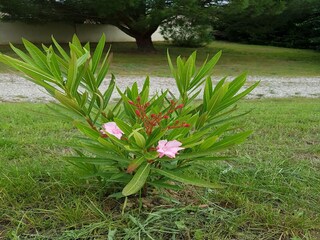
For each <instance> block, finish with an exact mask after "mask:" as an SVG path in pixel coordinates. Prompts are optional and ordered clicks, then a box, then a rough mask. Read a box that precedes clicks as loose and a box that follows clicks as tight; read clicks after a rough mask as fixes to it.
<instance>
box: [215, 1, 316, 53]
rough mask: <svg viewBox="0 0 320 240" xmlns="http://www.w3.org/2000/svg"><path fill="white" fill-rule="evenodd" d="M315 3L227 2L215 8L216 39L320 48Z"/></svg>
mask: <svg viewBox="0 0 320 240" xmlns="http://www.w3.org/2000/svg"><path fill="white" fill-rule="evenodd" d="M319 16H320V1H319V0H263V1H261V0H230V1H224V4H221V5H217V6H216V21H215V22H214V23H213V25H214V27H215V29H216V30H217V31H216V37H217V38H220V39H224V40H229V41H236V42H245V43H255V44H271V45H279V46H286V47H301V48H317V47H318V48H320V30H319V29H320V28H319V23H320V20H319Z"/></svg>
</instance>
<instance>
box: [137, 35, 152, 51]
mask: <svg viewBox="0 0 320 240" xmlns="http://www.w3.org/2000/svg"><path fill="white" fill-rule="evenodd" d="M135 39H136V44H137V47H138V50H139V51H141V52H155V51H156V49H155V48H154V46H153V42H152V40H151V35H150V36H136V37H135Z"/></svg>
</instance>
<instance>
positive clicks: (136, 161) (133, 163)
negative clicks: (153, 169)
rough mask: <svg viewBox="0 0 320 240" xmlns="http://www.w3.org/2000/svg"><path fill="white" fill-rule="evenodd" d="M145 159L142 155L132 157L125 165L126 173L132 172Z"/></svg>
mask: <svg viewBox="0 0 320 240" xmlns="http://www.w3.org/2000/svg"><path fill="white" fill-rule="evenodd" d="M145 161H146V159H145V158H144V157H141V158H136V159H133V160H132V161H131V162H130V164H129V166H128V167H127V173H132V172H133V171H135V170H136V169H137V168H138V167H139V166H140V165H141V164H142V163H143V162H145Z"/></svg>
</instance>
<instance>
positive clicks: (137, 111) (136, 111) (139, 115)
mask: <svg viewBox="0 0 320 240" xmlns="http://www.w3.org/2000/svg"><path fill="white" fill-rule="evenodd" d="M135 113H136V115H137V116H138V117H141V113H140V111H139V110H138V109H136V110H135Z"/></svg>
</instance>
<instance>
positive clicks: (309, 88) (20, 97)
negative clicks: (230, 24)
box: [0, 74, 320, 102]
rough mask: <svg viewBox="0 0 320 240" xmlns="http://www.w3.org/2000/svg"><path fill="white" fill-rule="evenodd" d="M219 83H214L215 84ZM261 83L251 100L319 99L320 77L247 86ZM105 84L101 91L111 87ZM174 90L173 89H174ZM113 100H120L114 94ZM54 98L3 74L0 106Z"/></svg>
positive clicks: (128, 81)
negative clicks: (7, 103)
mask: <svg viewBox="0 0 320 240" xmlns="http://www.w3.org/2000/svg"><path fill="white" fill-rule="evenodd" d="M216 80H218V79H214V81H216ZM258 80H261V83H260V85H259V86H258V87H257V88H256V89H255V90H254V91H253V92H252V93H251V94H250V95H249V96H248V98H283V97H308V98H317V97H320V77H311V78H310V77H308V78H307V77H296V78H293V77H249V78H248V82H255V81H258ZM150 81H151V87H150V91H151V92H152V93H155V92H156V91H159V90H160V89H167V88H170V90H171V91H172V92H173V93H175V94H176V93H177V89H176V88H175V87H174V85H175V84H174V82H173V81H174V80H173V79H171V78H162V77H151V78H150ZM108 82H109V81H108V80H106V81H105V82H104V83H103V86H102V88H105V87H106V86H107V84H108ZM116 82H117V85H118V86H119V87H120V89H124V88H125V87H126V86H130V85H132V83H134V82H137V83H138V85H139V86H140V87H141V86H142V84H143V82H144V77H137V76H133V77H128V76H125V77H123V76H122V77H117V79H116ZM172 86H173V87H172ZM113 97H114V98H118V97H119V96H118V95H117V94H114V96H113ZM51 100H52V98H51V97H50V96H49V95H48V94H47V93H46V92H45V91H44V90H43V89H41V88H40V87H38V86H37V85H35V84H33V83H32V82H30V81H27V80H25V79H24V78H22V77H20V76H18V75H13V74H0V102H48V101H51Z"/></svg>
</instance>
